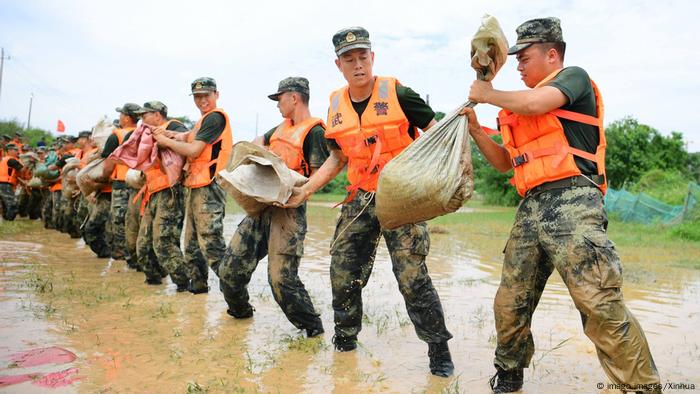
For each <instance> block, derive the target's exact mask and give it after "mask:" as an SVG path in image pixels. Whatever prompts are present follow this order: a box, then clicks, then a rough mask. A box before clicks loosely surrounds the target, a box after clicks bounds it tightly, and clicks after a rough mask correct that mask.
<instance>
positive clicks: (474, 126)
mask: <svg viewBox="0 0 700 394" xmlns="http://www.w3.org/2000/svg"><path fill="white" fill-rule="evenodd" d="M462 114H463V115H466V116H467V118H468V122H467V127H468V129H469V134H471V136H472V138H474V142H476V146H477V147H478V148H479V150H480V151H481V153H483V155H484V157H485V158H486V160H488V162H489V163H491V165H492V166H494V168H496V169H497V170H498V171H500V172H507V171H509V170H510V169H511V168H512V167H513V165H512V164H511V162H510V155H509V154H508V151H507V150H506V148H504V147H503V146H501V145H499V144H498V143H497V142H496V141H494V140H492V139H491V137H489V136H488V134H486V132H484V130H483V129H482V128H481V125H480V124H479V120H478V119H477V118H476V112H474V109H472V108H465V109H464V111H462Z"/></svg>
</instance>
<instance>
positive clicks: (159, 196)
mask: <svg viewBox="0 0 700 394" xmlns="http://www.w3.org/2000/svg"><path fill="white" fill-rule="evenodd" d="M183 193H184V192H183V189H182V185H180V184H179V183H178V184H176V185H175V186H173V187H171V188H169V189H164V190H161V191H159V192H156V193H154V194H153V195H151V197H150V199H149V200H148V202H147V203H146V208H145V210H144V213H143V216H142V217H141V224H140V226H139V233H138V241H137V243H136V245H137V246H136V255H137V256H138V264H139V266H140V267H141V269H142V270H143V272H144V274H146V279H154V280H157V279H161V278H162V277H163V276H165V275H167V274H170V279H172V281H173V283H175V284H176V285H178V286H181V287H185V286H187V284H188V281H189V276H188V271H187V269H186V266H185V259H184V258H183V256H182V250H180V235H181V234H182V221H183V219H184V217H185V209H184V205H185V201H184V195H183ZM164 274H165V275H164Z"/></svg>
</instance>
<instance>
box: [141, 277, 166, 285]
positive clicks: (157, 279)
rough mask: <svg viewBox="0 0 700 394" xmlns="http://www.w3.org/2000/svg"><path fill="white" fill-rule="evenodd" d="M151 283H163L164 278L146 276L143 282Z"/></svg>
mask: <svg viewBox="0 0 700 394" xmlns="http://www.w3.org/2000/svg"><path fill="white" fill-rule="evenodd" d="M143 283H146V284H149V285H162V284H163V280H162V279H160V278H146V280H145V281H144V282H143Z"/></svg>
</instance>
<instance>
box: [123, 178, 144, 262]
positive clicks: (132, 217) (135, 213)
mask: <svg viewBox="0 0 700 394" xmlns="http://www.w3.org/2000/svg"><path fill="white" fill-rule="evenodd" d="M128 190H129V198H128V204H127V206H126V216H125V217H124V238H125V240H126V256H125V258H126V263H127V265H128V266H129V267H131V268H134V269H139V268H140V267H139V265H138V262H137V260H138V257H137V252H136V244H137V241H138V237H139V225H140V223H141V198H138V199H137V200H136V202H134V198H135V197H136V195H137V194H138V190H135V189H132V188H129V189H128Z"/></svg>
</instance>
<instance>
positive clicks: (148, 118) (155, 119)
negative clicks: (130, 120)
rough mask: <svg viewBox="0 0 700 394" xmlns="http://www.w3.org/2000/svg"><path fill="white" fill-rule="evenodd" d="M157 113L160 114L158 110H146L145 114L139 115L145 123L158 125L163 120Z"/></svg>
mask: <svg viewBox="0 0 700 394" xmlns="http://www.w3.org/2000/svg"><path fill="white" fill-rule="evenodd" d="M159 115H160V114H159V113H158V112H146V113H145V114H143V115H141V119H143V122H144V123H146V124H150V125H153V126H160V125H162V124H163V123H165V121H164V119H163V117H162V116H159Z"/></svg>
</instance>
